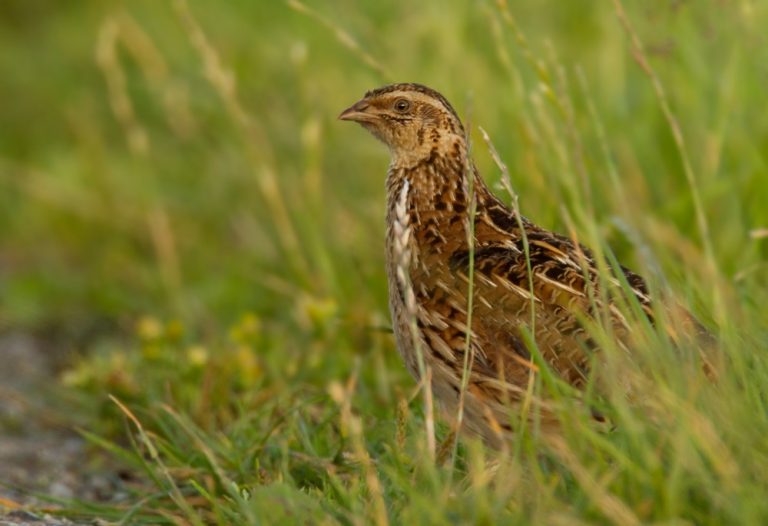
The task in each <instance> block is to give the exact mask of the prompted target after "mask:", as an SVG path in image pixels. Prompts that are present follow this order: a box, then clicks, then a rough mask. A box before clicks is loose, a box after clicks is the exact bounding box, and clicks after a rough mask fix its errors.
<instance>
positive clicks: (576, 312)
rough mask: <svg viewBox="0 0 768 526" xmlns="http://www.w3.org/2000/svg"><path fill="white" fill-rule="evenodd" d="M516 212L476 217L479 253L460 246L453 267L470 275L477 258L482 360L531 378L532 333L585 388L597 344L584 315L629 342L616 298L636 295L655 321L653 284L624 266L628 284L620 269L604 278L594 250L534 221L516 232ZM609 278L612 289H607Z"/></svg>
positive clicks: (476, 323)
mask: <svg viewBox="0 0 768 526" xmlns="http://www.w3.org/2000/svg"><path fill="white" fill-rule="evenodd" d="M506 212H507V214H509V215H511V213H510V212H509V211H508V210H506ZM509 215H507V217H506V218H505V222H504V223H503V224H501V225H499V224H497V221H494V220H493V219H494V218H493V216H490V217H489V218H487V219H489V220H488V221H485V222H484V221H482V220H481V221H479V222H477V223H476V236H475V237H476V248H475V250H474V252H473V253H472V254H470V253H469V252H467V251H457V252H455V253H454V254H453V256H452V258H451V269H452V271H453V272H454V273H455V275H457V276H460V277H463V278H462V279H468V278H467V275H468V269H469V262H470V258H472V259H473V262H474V265H473V266H474V290H475V294H474V306H473V323H472V326H473V330H474V331H476V332H477V333H478V335H479V336H480V337H481V338H482V339H483V340H485V344H484V345H482V348H483V349H484V352H483V353H482V355H481V357H480V358H481V362H480V363H481V365H483V363H482V359H484V360H485V361H486V362H487V365H488V367H489V368H490V369H495V371H494V372H495V374H496V376H498V375H499V373H500V372H501V373H502V374H504V375H506V376H508V377H509V376H511V377H513V378H511V379H514V380H519V379H520V375H523V374H526V375H527V372H528V371H525V370H524V368H525V367H531V366H532V364H531V356H530V350H529V345H528V344H527V343H526V342H527V341H529V340H530V336H533V337H534V338H535V341H536V345H537V348H538V351H539V352H540V353H541V355H542V356H543V357H544V359H545V360H546V361H547V362H548V363H549V364H550V365H551V366H552V367H553V369H554V370H555V371H557V372H558V373H559V374H560V375H561V376H562V377H563V378H564V379H565V380H567V381H568V382H570V383H572V384H574V385H580V384H582V383H583V381H584V380H585V378H586V374H587V370H588V365H589V360H590V352H589V351H590V350H591V349H592V348H594V347H595V344H594V342H593V341H592V340H591V338H590V336H589V333H588V331H587V330H586V329H585V327H584V326H583V323H582V322H583V320H584V319H588V318H595V317H597V316H606V318H605V319H610V320H611V323H612V325H613V329H614V332H615V333H616V335H617V336H618V338H619V340H620V341H622V340H624V339H625V338H626V336H627V334H628V332H629V324H628V323H627V322H626V320H625V318H624V316H623V314H622V311H621V309H619V307H618V305H617V304H616V302H615V301H614V300H615V298H616V295H617V294H626V293H627V292H629V293H631V294H632V295H633V296H634V297H635V298H636V299H637V302H638V303H639V305H640V306H641V308H642V309H643V310H644V312H645V313H646V315H647V316H648V317H649V318H650V319H651V320H652V316H653V312H652V309H651V303H650V299H649V297H648V291H647V287H646V284H645V282H644V281H643V279H642V278H641V277H640V276H638V275H637V274H634V273H632V272H631V271H629V270H627V269H625V268H623V267H622V268H621V274H622V276H623V280H624V281H626V284H627V285H628V286H624V287H622V284H621V281H622V279H620V277H619V276H617V275H616V273H614V274H613V275H609V276H608V277H607V278H605V279H603V280H601V278H600V274H599V272H598V270H597V264H596V261H595V258H594V256H593V255H592V253H591V252H590V251H589V250H588V249H587V248H585V247H583V246H582V245H579V244H576V243H574V242H573V241H571V240H570V239H568V238H566V237H564V236H560V235H557V234H553V233H551V232H547V231H544V230H542V229H540V228H538V227H536V226H535V225H532V224H530V223H528V222H527V221H526V224H525V225H524V230H525V232H526V239H525V240H523V237H522V236H520V235H516V234H515V232H514V230H515V229H517V231H518V232H519V228H518V225H517V224H512V223H511V221H515V222H516V219H515V218H514V217H509ZM521 221H524V220H521ZM605 281H608V282H609V284H610V285H611V286H609V287H606V283H605ZM608 289H611V290H610V291H609V290H608ZM603 290H605V294H603V293H602V291H603ZM526 333H527V335H526Z"/></svg>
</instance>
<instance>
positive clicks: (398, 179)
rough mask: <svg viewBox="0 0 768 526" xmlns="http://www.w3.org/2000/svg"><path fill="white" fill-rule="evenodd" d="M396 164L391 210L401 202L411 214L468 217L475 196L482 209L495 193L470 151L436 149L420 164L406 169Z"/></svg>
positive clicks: (390, 187)
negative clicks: (479, 171) (490, 188)
mask: <svg viewBox="0 0 768 526" xmlns="http://www.w3.org/2000/svg"><path fill="white" fill-rule="evenodd" d="M394 161H395V160H394V159H393V162H392V164H391V166H390V169H389V174H388V177H387V200H388V208H389V209H390V210H393V209H394V207H395V206H396V205H397V204H398V203H399V204H400V205H401V206H406V207H407V209H408V210H409V211H411V212H417V213H429V214H430V215H431V216H437V217H440V216H451V215H455V214H457V213H459V214H465V213H466V211H467V210H468V208H469V205H470V201H471V198H472V196H474V197H475V198H476V200H477V203H478V205H480V206H482V205H483V204H484V203H485V202H486V201H487V200H488V199H489V198H490V197H491V193H490V190H489V189H488V187H487V186H486V185H485V182H484V181H483V179H482V178H481V177H480V176H479V174H478V173H477V170H476V169H475V167H474V164H473V163H472V161H471V160H468V159H467V156H466V150H465V149H463V148H461V149H455V150H451V151H449V152H441V151H440V150H438V149H434V150H432V152H431V153H430V155H429V156H428V157H425V158H422V159H421V160H420V161H419V162H418V163H415V164H413V165H410V166H402V165H399V164H398V163H396V162H394Z"/></svg>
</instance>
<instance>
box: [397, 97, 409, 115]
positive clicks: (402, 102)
mask: <svg viewBox="0 0 768 526" xmlns="http://www.w3.org/2000/svg"><path fill="white" fill-rule="evenodd" d="M410 109H411V103H410V102H409V101H408V100H407V99H397V100H396V101H395V110H397V111H399V112H400V113H405V112H406V111H408V110H410Z"/></svg>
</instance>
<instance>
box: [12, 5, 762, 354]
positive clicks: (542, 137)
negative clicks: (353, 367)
mask: <svg viewBox="0 0 768 526" xmlns="http://www.w3.org/2000/svg"><path fill="white" fill-rule="evenodd" d="M184 5H185V4H183V3H177V2H154V1H134V2H129V3H121V2H102V1H93V2H88V1H78V2H66V3H65V2H61V3H56V2H47V1H42V0H30V1H24V2H4V3H3V5H2V7H0V10H1V11H2V12H1V13H0V14H1V15H2V16H0V28H1V32H0V75H1V77H2V82H0V97H1V100H2V111H1V112H0V119H2V120H1V121H0V200H1V202H0V232H2V237H1V238H0V242H1V243H2V244H1V245H0V272H1V274H0V279H1V280H2V281H0V287H1V290H2V298H3V302H2V311H0V326H1V327H5V328H9V327H24V328H27V329H29V330H48V329H56V330H60V331H63V332H64V333H66V334H67V335H68V337H71V338H73V339H74V340H75V341H77V340H79V339H81V338H85V339H88V338H89V337H92V336H93V335H95V334H102V335H103V334H109V333H110V332H111V331H115V330H118V331H119V330H121V329H123V328H124V327H125V324H126V323H131V320H132V319H133V318H134V317H136V316H138V315H145V314H152V315H161V316H179V317H183V318H184V319H190V320H194V321H195V322H201V323H203V324H204V326H207V324H208V323H213V324H216V323H218V322H221V321H222V320H230V319H231V318H232V317H233V316H236V315H238V314H239V313H241V312H242V311H244V310H254V311H257V312H259V313H262V314H263V315H264V316H265V317H267V318H280V319H282V318H286V317H288V316H287V315H288V313H290V312H292V310H293V307H294V306H295V303H296V301H297V298H299V297H303V295H308V296H309V297H312V298H330V299H331V300H332V301H334V302H335V303H336V304H337V307H338V308H339V309H340V310H341V312H342V314H341V316H342V318H343V319H345V320H346V321H348V322H349V323H351V324H356V323H359V322H360V320H358V319H356V316H363V317H365V316H366V315H367V314H369V313H372V312H376V313H379V314H380V315H381V316H384V313H385V295H384V289H385V286H384V280H383V273H382V249H381V239H382V235H383V221H382V218H383V179H384V176H385V171H386V165H387V153H386V151H385V149H384V148H383V147H382V146H380V145H379V144H377V143H375V142H374V141H372V140H370V138H369V137H368V136H366V135H365V134H364V133H361V132H360V131H359V130H355V129H353V128H352V127H351V126H349V125H345V124H343V123H339V122H337V121H336V120H335V117H336V115H337V114H338V112H339V110H340V109H342V108H344V107H346V105H348V104H349V103H351V102H353V101H355V100H357V98H359V97H360V96H361V95H362V94H363V93H364V92H365V90H367V89H370V88H373V87H376V86H379V85H381V84H384V83H387V82H393V81H418V82H422V83H426V84H428V85H430V86H433V87H435V88H437V89H438V90H440V91H442V92H444V94H445V95H446V96H447V97H448V98H449V99H450V100H452V101H453V102H454V104H455V105H456V106H457V107H458V108H459V112H460V113H461V114H463V115H465V116H467V118H470V119H471V121H472V124H473V125H480V126H483V127H484V128H485V129H487V130H488V132H489V133H490V135H491V137H492V138H493V139H494V142H495V143H496V146H497V147H498V148H499V149H500V152H501V154H502V157H503V158H504V160H505V161H506V162H507V163H508V164H509V165H510V169H511V172H512V176H513V184H514V185H515V189H516V190H517V192H518V193H519V194H520V195H521V201H522V208H523V212H524V213H525V214H527V215H529V216H531V217H532V218H534V219H535V220H537V221H539V222H541V223H543V224H544V225H545V226H547V227H550V228H556V227H560V228H562V222H560V221H559V216H560V214H561V211H562V209H563V207H565V208H566V209H567V208H569V207H573V206H574V203H571V202H562V201H561V200H562V198H563V195H564V194H563V192H562V191H561V190H560V189H558V188H557V186H558V184H560V183H557V182H556V181H560V180H561V179H560V175H561V174H562V173H563V172H566V171H568V170H571V172H570V173H568V174H566V175H568V176H569V177H571V178H574V179H575V178H578V177H580V176H579V172H578V170H577V169H576V168H574V164H570V163H572V161H571V160H563V159H562V156H563V155H564V153H563V152H558V149H562V148H570V147H571V146H572V145H569V144H568V141H570V140H572V138H569V137H568V135H569V134H571V133H577V134H578V135H579V137H578V140H579V141H580V143H581V144H580V145H579V146H578V147H579V148H582V149H583V152H582V154H583V155H584V159H583V161H584V166H585V168H586V170H587V172H588V173H587V174H586V177H587V179H586V181H580V182H579V185H582V186H583V187H584V188H586V189H587V191H588V194H589V195H590V196H591V199H592V200H593V205H594V206H593V207H591V208H590V210H591V211H592V213H594V214H595V215H596V216H597V218H598V220H600V221H604V222H606V223H608V222H609V221H610V218H611V217H612V216H615V217H618V218H620V219H621V220H622V221H624V222H628V223H629V224H631V225H632V228H636V229H639V230H640V231H641V233H640V234H639V235H640V236H641V237H647V238H652V237H655V236H656V234H658V235H659V238H662V237H663V239H661V241H659V242H660V244H662V245H664V243H670V244H674V245H675V246H674V247H670V246H664V247H663V249H664V250H668V251H670V252H673V253H674V252H675V250H683V249H682V248H681V247H680V246H677V244H678V243H689V244H690V245H691V250H693V251H696V250H697V247H699V246H700V245H701V242H700V237H699V234H698V233H697V231H696V227H695V220H694V212H693V209H692V203H691V198H690V191H689V190H688V189H687V184H686V182H685V176H684V174H683V171H682V168H681V162H680V156H679V153H678V151H677V150H676V148H675V146H674V143H673V141H672V137H671V134H670V131H669V127H668V125H667V123H666V122H665V120H664V118H663V116H662V113H661V111H660V110H659V104H658V101H657V99H656V97H655V95H654V93H653V90H652V88H651V85H650V82H649V79H648V78H647V76H645V75H644V73H643V71H642V70H641V69H640V68H639V67H638V65H637V64H636V63H635V62H634V61H633V59H632V55H631V52H630V50H629V47H628V43H627V37H626V35H625V34H624V32H623V30H622V27H621V25H620V24H619V23H618V22H617V20H616V17H615V14H614V12H613V9H611V8H610V6H607V5H604V4H603V3H600V2H567V3H563V2H555V1H551V2H515V3H514V4H513V5H512V6H510V9H511V10H512V13H513V15H514V16H515V17H516V22H517V24H518V26H519V27H520V28H521V29H522V30H523V31H524V32H525V34H527V35H528V41H529V43H528V45H529V46H530V49H529V50H528V51H525V50H523V49H521V48H520V47H519V46H518V45H517V44H516V43H515V42H516V41H515V35H514V34H512V32H511V31H510V29H509V27H508V26H506V25H504V21H503V19H502V17H501V16H500V15H499V14H498V13H497V12H496V9H495V7H494V5H493V4H492V3H490V2H488V3H485V2H457V1H454V2H448V3H442V2H423V3H419V4H409V3H379V2H364V3H359V2H329V3H322V2H313V3H312V8H313V9H314V10H316V13H318V14H319V15H320V16H321V17H323V18H324V19H325V20H326V21H330V22H331V24H332V25H333V27H326V26H324V24H323V23H322V22H319V21H318V20H317V19H315V18H313V17H312V16H307V15H306V14H305V13H302V12H300V11H301V10H297V9H295V8H294V9H292V8H291V5H292V4H291V3H290V2H288V3H283V2H266V1H261V2H228V3H217V4H210V3H204V2H191V3H190V5H189V6H188V8H187V7H184ZM294 5H295V4H294ZM627 9H628V10H629V15H630V17H631V19H632V21H633V22H634V23H635V24H636V26H637V31H638V34H639V35H641V36H642V39H643V42H644V43H645V46H646V48H647V52H648V54H649V56H650V57H651V60H652V64H653V66H654V67H655V68H657V70H658V74H659V76H660V78H661V79H662V81H663V83H664V86H665V88H666V90H667V96H668V97H669V101H670V104H671V106H672V108H673V111H674V113H675V115H676V116H677V119H678V120H679V122H680V125H681V127H682V131H683V134H684V135H685V138H686V141H687V153H688V155H689V156H690V158H691V160H692V163H693V169H694V171H695V174H696V176H697V178H698V185H699V191H700V192H701V195H702V198H703V202H704V208H705V212H706V214H707V216H708V219H709V221H710V226H711V231H712V232H711V235H712V243H713V245H714V247H715V252H716V256H717V259H718V262H719V264H720V266H721V269H722V271H723V273H724V276H725V277H726V278H728V277H732V276H734V275H735V274H737V273H738V272H741V271H744V270H746V269H748V268H749V267H750V266H751V265H752V264H754V263H756V262H758V261H761V259H760V254H762V256H765V254H766V249H765V243H764V242H763V243H755V242H753V241H751V240H750V238H749V235H748V234H749V231H750V230H751V229H754V228H758V227H764V226H766V224H768V218H767V217H766V215H767V213H766V211H765V203H766V202H768V183H767V182H766V151H768V113H766V112H765V111H764V110H763V107H764V104H765V87H766V86H767V85H768V66H766V51H765V49H766V44H767V43H766V38H768V37H766V34H765V31H763V29H764V27H765V26H764V25H763V24H761V23H760V22H761V21H764V20H765V16H766V14H765V12H766V9H767V7H766V5H765V4H764V3H761V2H747V1H743V2H728V3H723V2H716V1H708V2H698V3H693V2H672V1H660V0H656V1H651V2H630V3H628V5H627ZM341 30H344V31H346V32H347V33H345V34H343V35H341V34H338V31H341ZM350 39H354V43H353V44H350V42H351V40H350ZM357 46H359V48H360V49H362V50H364V51H359V52H358V51H355V49H350V47H357ZM528 52H530V53H531V54H533V55H534V58H532V59H531V60H530V61H527V60H526V58H525V56H524V55H525V53H528ZM214 53H215V55H212V54H214ZM363 55H366V56H370V57H371V58H372V60H373V61H375V64H376V65H377V66H376V67H370V65H368V64H366V61H365V57H364V56H363ZM549 60H551V61H552V63H551V64H550V70H549V71H548V72H547V74H548V75H552V76H553V78H551V79H549V82H551V84H552V85H553V86H555V88H556V89H561V90H563V91H562V92H563V93H569V94H572V98H573V100H572V101H569V102H568V104H571V105H572V106H574V107H573V108H571V109H570V110H569V111H571V112H572V115H570V116H565V115H558V111H557V110H555V111H554V114H555V115H556V116H555V117H554V118H553V121H552V123H551V124H552V129H550V130H546V129H543V128H544V127H543V126H542V125H541V124H540V123H541V122H542V120H541V117H540V115H537V113H538V112H544V111H548V110H549V108H548V107H547V105H548V100H547V93H546V89H545V88H546V86H544V84H543V83H542V79H541V78H539V75H537V72H536V71H535V63H536V62H537V61H539V62H543V61H549ZM582 78H583V82H582V81H581V79H582ZM547 89H548V88H547ZM559 96H561V97H562V95H559ZM587 104H594V106H595V111H596V113H597V115H598V116H599V120H600V122H601V123H602V126H603V127H604V130H605V134H606V139H605V144H606V145H607V147H608V148H609V149H610V152H611V155H612V157H613V159H614V161H615V163H616V168H617V171H618V174H619V178H620V181H621V183H622V184H623V185H625V186H626V193H627V194H629V195H631V196H632V199H631V202H630V203H629V204H630V205H631V208H630V209H626V208H623V207H622V205H623V204H624V203H622V202H621V200H620V199H618V198H617V195H616V193H615V188H613V187H611V185H610V183H609V177H608V176H607V174H606V167H605V163H604V162H603V160H602V158H601V157H600V156H601V152H600V146H599V145H597V132H596V131H595V125H594V121H592V120H591V118H590V115H589V112H588V111H587V110H586V109H584V108H585V107H586V105H587ZM542 108H543V109H542ZM554 119H557V120H554ZM568 120H570V121H571V122H568ZM473 127H474V128H476V126H473ZM548 134H549V135H548ZM475 136H476V137H475V139H476V141H477V144H476V146H475V150H476V151H477V153H476V157H477V160H478V163H479V164H480V166H481V168H482V170H483V172H484V173H485V174H486V177H487V178H489V179H490V180H494V179H495V178H496V177H497V174H496V170H495V169H494V168H493V166H492V165H491V163H490V162H489V158H488V155H487V153H486V151H485V147H484V145H483V144H482V142H481V141H480V139H479V135H477V134H476V133H475ZM558 137H559V140H558ZM549 154H553V156H550V155H549ZM558 157H560V159H558ZM560 186H562V184H560ZM650 216H653V217H652V218H651V217H650ZM651 221H656V222H657V223H658V224H656V225H651V224H650V223H651ZM657 228H658V229H659V230H658V231H657V230H656V229H657ZM654 242H656V241H655V240H654ZM761 250H762V252H761V253H760V251H761ZM621 255H622V256H624V257H631V255H630V254H627V255H625V253H622V254H621ZM655 257H656V258H659V259H662V260H664V259H665V255H663V254H656V255H655ZM691 257H692V258H695V254H693V255H691ZM676 263H677V261H676ZM683 263H684V264H692V263H694V262H692V261H687V262H683ZM698 270H699V269H698V268H692V269H691V268H687V269H679V268H678V269H675V268H673V269H671V270H670V272H678V273H680V274H681V275H682V276H685V275H686V274H688V273H689V272H694V273H695V272H697V271H698ZM764 275H765V270H764V269H763V270H762V271H761V272H760V276H761V277H762V279H763V280H764ZM751 279H756V278H755V277H754V276H752V277H751ZM763 282H764V281H763Z"/></svg>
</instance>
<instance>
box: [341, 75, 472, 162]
mask: <svg viewBox="0 0 768 526" xmlns="http://www.w3.org/2000/svg"><path fill="white" fill-rule="evenodd" d="M339 119H341V120H345V121H355V122H358V123H360V124H361V125H362V126H363V127H364V128H365V129H367V130H368V131H369V132H371V133H372V134H373V135H374V136H375V137H376V138H378V139H379V140H381V141H382V142H383V143H384V144H386V145H387V146H389V149H390V152H391V153H392V162H393V164H394V165H400V166H413V165H415V164H418V163H419V162H422V161H424V160H426V159H429V158H430V157H431V156H433V155H434V154H435V153H438V154H442V153H450V152H452V151H454V152H455V150H456V148H457V145H458V147H462V146H463V145H464V140H465V139H464V127H463V126H462V124H461V120H459V117H458V116H457V115H456V111H455V110H454V109H453V107H452V106H451V104H450V103H449V102H448V101H447V100H446V99H445V97H443V96H442V95H440V93H438V92H436V91H435V90H433V89H430V88H428V87H426V86H422V85H421V84H410V83H409V84H391V85H389V86H384V87H382V88H379V89H376V90H373V91H369V92H368V93H366V94H365V96H364V97H363V98H362V99H361V100H359V101H358V102H356V103H355V104H353V105H352V106H350V107H349V108H347V109H346V110H344V111H343V112H341V115H339Z"/></svg>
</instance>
